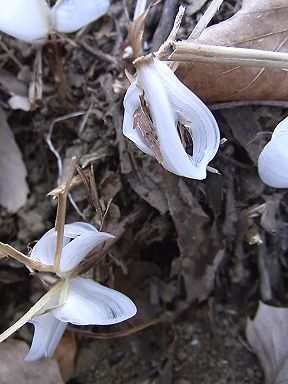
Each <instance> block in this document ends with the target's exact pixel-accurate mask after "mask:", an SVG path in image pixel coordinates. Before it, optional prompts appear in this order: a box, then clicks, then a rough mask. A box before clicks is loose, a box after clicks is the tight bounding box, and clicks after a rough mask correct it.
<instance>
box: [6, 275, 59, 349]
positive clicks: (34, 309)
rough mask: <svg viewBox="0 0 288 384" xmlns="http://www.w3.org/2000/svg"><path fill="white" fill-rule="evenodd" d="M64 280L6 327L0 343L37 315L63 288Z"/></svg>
mask: <svg viewBox="0 0 288 384" xmlns="http://www.w3.org/2000/svg"><path fill="white" fill-rule="evenodd" d="M63 284H64V282H63V281H60V282H58V283H57V284H55V285H54V287H52V288H51V289H50V290H49V291H48V292H47V293H45V295H44V296H42V297H41V299H40V300H38V301H37V303H36V304H35V305H33V307H31V308H30V309H29V311H28V312H26V313H25V315H23V316H22V317H21V318H20V319H19V320H18V321H16V323H15V324H13V325H12V326H11V327H10V328H8V329H6V331H4V332H3V333H2V334H1V335H0V343H2V341H4V340H6V339H7V338H8V337H9V336H11V335H12V334H13V333H14V332H16V331H17V330H18V329H19V328H21V327H22V326H23V325H24V324H26V323H27V321H29V320H31V319H32V317H33V316H35V315H36V314H37V313H38V312H39V311H40V310H41V309H42V308H43V307H44V305H46V304H47V303H48V302H49V301H50V300H51V299H52V298H53V297H54V296H55V295H56V294H57V293H58V292H59V291H60V290H61V288H62V286H63Z"/></svg>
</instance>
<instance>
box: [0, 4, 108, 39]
mask: <svg viewBox="0 0 288 384" xmlns="http://www.w3.org/2000/svg"><path fill="white" fill-rule="evenodd" d="M49 2H50V4H52V5H51V6H49V5H48V3H49ZM54 3H55V4H54ZM53 4H54V5H53ZM109 5H110V0H84V1H82V0H57V1H56V2H55V1H52V0H8V1H7V0H0V10H1V11H0V31H3V32H5V33H7V34H8V35H10V36H13V37H15V38H17V39H20V40H24V41H26V42H28V43H37V42H38V43H39V42H43V41H45V40H46V39H47V36H48V34H49V33H50V32H60V33H61V32H63V33H70V32H74V31H77V30H78V29H80V28H82V27H84V26H85V25H87V24H88V23H91V22H92V21H94V20H96V19H98V18H99V17H101V16H103V15H104V14H105V13H106V12H107V10H108V8H109Z"/></svg>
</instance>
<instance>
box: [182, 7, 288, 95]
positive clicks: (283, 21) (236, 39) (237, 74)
mask: <svg viewBox="0 0 288 384" xmlns="http://www.w3.org/2000/svg"><path fill="white" fill-rule="evenodd" d="M287 18H288V5H287V1H286V0H265V1H263V0H243V5H242V8H241V9H240V10H239V12H237V14H236V15H234V16H233V17H231V18H230V19H229V20H226V21H224V22H222V23H219V24H217V25H214V26H211V27H208V28H206V30H204V31H203V33H202V35H201V36H200V38H199V39H198V40H197V42H199V43H202V44H211V45H220V46H234V47H242V48H255V49H264V50H270V51H279V52H288V39H287V32H288V27H287ZM176 73H177V76H178V77H179V78H180V79H181V80H182V81H183V82H184V83H185V84H186V85H187V86H188V87H189V88H190V89H191V90H192V91H193V92H195V93H196V94H197V95H198V96H199V97H200V98H202V99H203V100H205V101H206V102H210V103H212V102H213V103H214V102H220V101H231V100H269V99H270V100H273V99H279V100H280V99H282V100H286V99H287V98H288V87H287V84H288V72H287V71H285V70H281V69H272V68H269V69H261V68H252V67H240V66H231V65H223V64H221V65H217V64H213V65H212V64H203V63H196V62H195V63H189V64H188V63H187V64H181V65H180V66H179V68H178V70H177V72H176Z"/></svg>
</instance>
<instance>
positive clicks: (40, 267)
mask: <svg viewBox="0 0 288 384" xmlns="http://www.w3.org/2000/svg"><path fill="white" fill-rule="evenodd" d="M0 251H1V252H2V253H3V254H4V255H7V256H9V257H12V259H15V260H17V261H19V262H20V263H22V264H24V265H26V266H27V267H29V268H31V269H35V270H36V271H39V272H53V271H54V268H53V267H52V266H48V265H44V264H41V263H38V262H37V261H34V260H32V259H30V257H28V256H26V255H24V254H23V253H21V252H19V251H17V249H14V248H13V247H11V246H10V245H8V244H3V243H1V242H0Z"/></svg>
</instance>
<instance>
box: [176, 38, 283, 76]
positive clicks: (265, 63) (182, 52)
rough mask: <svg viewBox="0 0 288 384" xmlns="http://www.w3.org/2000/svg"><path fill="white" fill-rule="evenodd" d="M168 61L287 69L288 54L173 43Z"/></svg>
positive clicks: (186, 42)
mask: <svg viewBox="0 0 288 384" xmlns="http://www.w3.org/2000/svg"><path fill="white" fill-rule="evenodd" d="M173 49H174V52H173V53H172V54H171V55H170V57H169V60H170V61H181V62H202V63H217V64H232V65H241V66H248V67H261V68H264V67H276V68H283V69H287V68H288V53H285V52H273V51H265V50H260V49H249V48H236V47H222V46H214V45H206V44H197V43H191V42H188V41H183V42H174V43H173Z"/></svg>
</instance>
